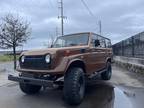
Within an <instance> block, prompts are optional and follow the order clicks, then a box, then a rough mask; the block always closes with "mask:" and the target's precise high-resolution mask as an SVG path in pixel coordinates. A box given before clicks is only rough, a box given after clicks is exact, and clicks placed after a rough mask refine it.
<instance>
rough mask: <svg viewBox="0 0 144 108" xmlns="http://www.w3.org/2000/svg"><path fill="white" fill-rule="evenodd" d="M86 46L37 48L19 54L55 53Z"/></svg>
mask: <svg viewBox="0 0 144 108" xmlns="http://www.w3.org/2000/svg"><path fill="white" fill-rule="evenodd" d="M79 48H80V49H81V48H86V47H85V46H77V47H64V48H47V49H39V50H31V51H25V52H23V53H22V54H21V55H45V54H56V52H57V51H64V50H73V49H79Z"/></svg>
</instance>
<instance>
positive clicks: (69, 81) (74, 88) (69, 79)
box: [63, 67, 85, 105]
mask: <svg viewBox="0 0 144 108" xmlns="http://www.w3.org/2000/svg"><path fill="white" fill-rule="evenodd" d="M63 90H64V100H65V101H66V102H67V103H68V104H70V105H78V104H80V103H81V102H82V100H83V98H84V94H85V76H84V72H83V69H81V68H77V67H73V68H70V69H69V70H68V72H67V73H66V75H65V77H64V88H63Z"/></svg>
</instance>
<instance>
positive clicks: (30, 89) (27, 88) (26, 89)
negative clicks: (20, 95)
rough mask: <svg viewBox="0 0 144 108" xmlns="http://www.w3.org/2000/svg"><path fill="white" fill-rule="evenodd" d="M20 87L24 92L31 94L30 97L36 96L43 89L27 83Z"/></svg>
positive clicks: (21, 84)
mask: <svg viewBox="0 0 144 108" xmlns="http://www.w3.org/2000/svg"><path fill="white" fill-rule="evenodd" d="M19 87H20V89H21V91H22V92H24V93H26V94H29V95H31V94H36V93H38V92H39V91H40V89H41V86H38V85H31V84H26V83H19Z"/></svg>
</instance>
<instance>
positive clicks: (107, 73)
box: [101, 62, 112, 80]
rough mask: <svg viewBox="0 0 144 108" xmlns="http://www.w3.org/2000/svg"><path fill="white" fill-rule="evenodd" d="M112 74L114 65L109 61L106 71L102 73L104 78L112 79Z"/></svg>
mask: <svg viewBox="0 0 144 108" xmlns="http://www.w3.org/2000/svg"><path fill="white" fill-rule="evenodd" d="M111 76H112V67H111V63H110V62H107V66H106V71H105V72H103V73H102V74H101V78H102V79H103V80H110V79H111Z"/></svg>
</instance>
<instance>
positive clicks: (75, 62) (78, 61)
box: [65, 59, 86, 73]
mask: <svg viewBox="0 0 144 108" xmlns="http://www.w3.org/2000/svg"><path fill="white" fill-rule="evenodd" d="M71 67H80V68H82V69H83V71H84V73H86V66H85V63H84V61H83V60H81V59H75V60H72V61H71V62H70V63H69V64H68V66H67V68H66V71H65V73H66V72H67V71H68V70H69V69H70V68H71Z"/></svg>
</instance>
